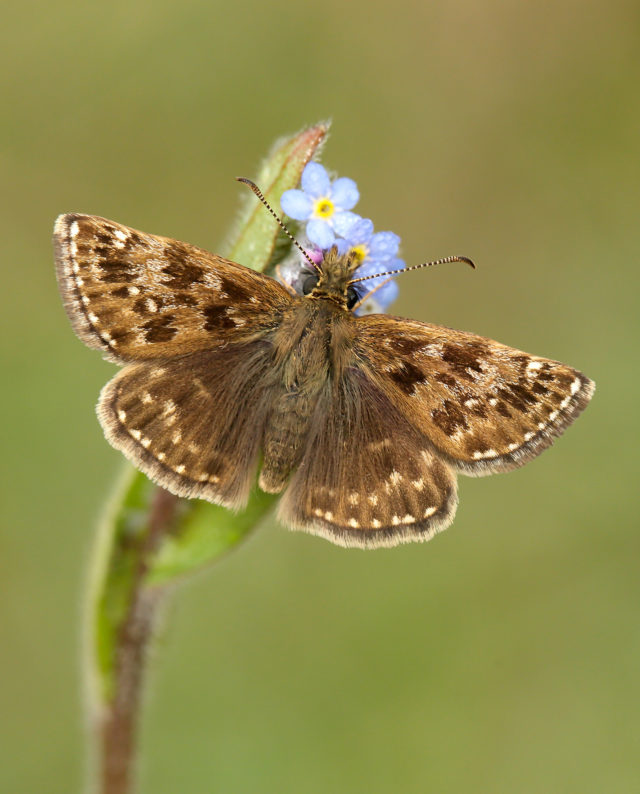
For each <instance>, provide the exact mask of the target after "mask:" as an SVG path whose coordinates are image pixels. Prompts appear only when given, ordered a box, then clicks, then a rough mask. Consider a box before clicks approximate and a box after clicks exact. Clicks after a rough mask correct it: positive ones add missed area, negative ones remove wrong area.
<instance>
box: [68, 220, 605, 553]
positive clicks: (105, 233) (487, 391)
mask: <svg viewBox="0 0 640 794" xmlns="http://www.w3.org/2000/svg"><path fill="white" fill-rule="evenodd" d="M54 243H55V248H56V260H57V267H58V280H59V284H60V288H61V292H62V296H63V300H64V303H65V307H66V309H67V313H68V315H69V318H70V320H71V322H72V325H73V327H74V329H75V331H76V333H77V334H78V336H79V337H80V338H81V339H82V340H83V341H84V342H85V343H86V344H88V345H89V346H90V347H94V348H98V349H100V350H102V352H103V353H104V354H105V356H106V357H107V358H109V359H110V360H113V361H115V362H117V363H119V364H121V365H123V368H122V370H121V371H120V372H119V373H118V374H117V375H116V376H115V377H114V378H113V379H112V380H111V381H110V382H109V383H108V384H107V385H106V386H105V387H104V389H103V390H102V393H101V395H100V401H99V404H98V416H99V419H100V422H101V424H102V426H103V429H104V431H105V435H106V437H107V439H108V440H109V441H110V443H111V444H112V445H113V446H114V447H116V448H117V449H119V450H121V451H122V452H123V453H124V454H125V455H126V456H127V457H128V458H129V459H130V460H131V461H132V462H133V463H135V464H136V465H137V466H138V467H139V468H140V469H141V470H142V471H144V472H145V473H146V474H147V475H148V476H149V477H151V478H152V479H153V480H155V481H156V482H158V483H159V484H160V485H162V486H164V487H165V488H167V489H168V490H170V491H172V492H173V493H176V494H178V495H180V496H185V497H200V498H204V499H208V500H210V501H212V502H215V503H217V504H223V505H226V506H229V507H235V508H240V507H242V506H243V505H244V504H245V503H246V501H247V499H248V495H249V492H250V490H251V488H252V487H253V485H254V483H255V480H256V476H257V475H258V468H259V467H260V471H259V478H258V482H259V485H260V487H262V488H263V489H264V490H266V491H270V492H274V493H279V492H283V496H282V499H281V501H280V507H279V515H280V518H281V520H282V521H283V523H285V524H287V525H289V526H291V527H293V528H296V529H303V530H305V531H308V532H312V533H315V534H319V535H322V536H323V537H326V538H328V539H329V540H331V541H333V542H335V543H338V544H341V545H345V546H359V547H375V546H393V545H396V544H397V543H400V542H406V541H410V540H426V539H428V538H430V537H432V536H433V534H434V533H435V532H437V531H439V530H441V529H443V528H445V527H446V526H448V525H449V524H450V523H451V521H452V520H453V516H454V514H455V509H456V505H457V486H456V480H457V473H458V472H463V473H465V474H470V475H484V474H490V473H493V472H498V471H508V470H510V469H513V468H516V467H518V466H520V465H522V464H523V463H525V462H527V461H528V460H530V459H531V458H533V457H535V456H536V455H537V454H538V453H539V452H541V451H542V450H543V449H545V448H546V447H547V446H549V445H550V444H551V443H552V442H553V440H554V439H555V437H557V436H558V435H559V434H560V433H561V432H562V431H563V430H564V429H565V428H566V427H567V426H568V425H569V424H570V423H571V422H572V421H573V420H574V419H575V418H576V416H577V415H578V414H579V413H580V411H581V410H582V409H583V408H584V407H585V406H586V404H587V403H588V401H589V399H590V398H591V395H592V393H593V389H594V386H593V383H592V382H591V381H590V380H589V379H588V378H586V377H585V376H584V375H582V373H580V372H578V371H577V370H574V369H572V368H570V367H568V366H566V365H564V364H561V363H560V362H557V361H553V360H550V359H545V358H540V357H536V356H531V355H529V354H527V353H524V352H522V351H518V350H514V349H513V348H510V347H507V346H505V345H501V344H499V343H498V342H494V341H493V340H490V339H486V338H484V337H481V336H477V335H474V334H468V333H464V332H460V331H454V330H451V329H447V328H442V327H438V326H433V325H429V324H427V323H421V322H417V321H414V320H405V319H402V318H398V317H390V316H387V315H371V316H368V317H356V316H354V315H353V313H352V312H351V308H352V306H353V305H354V302H355V300H356V299H357V295H355V293H354V288H353V286H352V285H351V284H350V282H351V280H352V275H353V271H354V268H355V267H356V266H357V263H356V262H355V261H353V260H352V259H350V258H349V257H340V256H338V255H337V252H336V251H335V250H333V249H332V250H330V251H329V252H327V253H326V254H325V258H324V260H323V262H322V263H321V264H320V266H319V272H318V273H316V274H310V278H309V280H308V281H305V287H304V292H305V293H306V294H304V295H292V294H290V292H288V291H287V290H286V289H285V288H284V287H283V286H282V285H281V284H279V283H278V282H276V281H275V280H274V279H272V278H269V277H268V276H265V275H262V274H260V273H255V272H253V271H251V270H249V269H247V268H245V267H243V266H242V265H238V264H236V263H234V262H230V261H228V260H226V259H223V258H222V257H219V256H216V255H214V254H210V253H209V252H207V251H204V250H203V249H199V248H196V247H195V246H191V245H188V244H186V243H181V242H178V241H176V240H172V239H169V238H163V237H158V236H154V235H149V234H145V233H143V232H139V231H136V230H133V229H129V228H128V227H125V226H121V225H120V224H117V223H115V222H113V221H108V220H106V219H104V218H99V217H97V216H91V215H63V216H60V218H59V219H58V221H57V222H56V228H55V232H54Z"/></svg>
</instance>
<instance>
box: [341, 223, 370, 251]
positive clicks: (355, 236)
mask: <svg viewBox="0 0 640 794" xmlns="http://www.w3.org/2000/svg"><path fill="white" fill-rule="evenodd" d="M372 234H373V221H371V220H369V218H358V220H357V221H356V222H355V223H354V224H353V225H352V226H351V227H350V228H349V231H348V232H347V234H346V235H345V238H346V240H347V241H348V243H349V245H351V246H354V245H362V244H363V243H366V242H368V241H369V239H370V237H371V235H372Z"/></svg>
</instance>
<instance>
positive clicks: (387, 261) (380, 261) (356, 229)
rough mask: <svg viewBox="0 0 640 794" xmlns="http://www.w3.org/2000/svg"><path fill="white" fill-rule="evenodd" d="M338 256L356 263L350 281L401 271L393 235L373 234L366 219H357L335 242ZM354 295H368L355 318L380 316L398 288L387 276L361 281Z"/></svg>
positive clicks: (387, 233)
mask: <svg viewBox="0 0 640 794" xmlns="http://www.w3.org/2000/svg"><path fill="white" fill-rule="evenodd" d="M336 245H337V246H338V252H339V253H340V254H346V253H351V255H352V256H353V255H355V256H356V257H357V258H358V259H359V260H360V263H361V264H360V266H359V267H358V269H357V270H356V271H354V274H353V277H354V278H362V276H372V275H374V274H375V273H388V272H389V271H395V270H402V268H404V267H405V263H404V262H403V261H402V259H398V257H397V256H396V254H397V253H398V247H399V245H400V238H399V237H398V235H397V234H394V233H393V232H376V233H375V234H374V231H373V222H372V221H370V220H369V219H368V218H360V219H359V220H358V221H356V223H354V224H353V226H352V227H351V228H350V229H349V230H348V232H347V233H346V235H345V236H344V237H343V238H342V239H340V240H336ZM356 289H357V290H358V293H359V294H360V295H362V296H363V297H364V296H366V295H368V294H369V293H371V294H370V296H369V297H367V298H366V299H365V300H364V301H363V303H362V305H361V306H360V307H359V308H358V309H357V310H356V311H357V313H358V314H368V313H371V312H374V311H375V312H383V311H385V310H386V309H387V307H388V306H389V305H390V304H391V303H393V301H394V300H395V299H396V298H397V297H398V285H397V284H396V282H395V281H394V280H393V278H392V277H391V276H381V277H380V278H371V279H368V280H367V281H361V282H359V283H358V284H357V285H356Z"/></svg>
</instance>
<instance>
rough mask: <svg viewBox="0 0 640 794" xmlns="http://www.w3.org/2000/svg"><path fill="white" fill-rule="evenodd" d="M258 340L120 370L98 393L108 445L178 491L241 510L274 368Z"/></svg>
mask: <svg viewBox="0 0 640 794" xmlns="http://www.w3.org/2000/svg"><path fill="white" fill-rule="evenodd" d="M272 368H273V365H272V358H271V347H270V345H269V344H268V343H265V342H261V341H256V342H250V343H247V344H242V345H229V346H228V347H226V348H222V349H219V350H214V351H204V352H198V353H192V354H189V355H186V356H182V357H179V358H174V359H170V360H169V361H168V362H163V363H162V364H158V363H157V362H151V363H150V362H145V363H142V364H131V365H129V366H126V367H124V368H123V369H122V370H121V371H120V372H119V373H118V375H116V376H115V377H114V378H113V379H112V380H111V381H110V382H109V383H107V385H106V386H105V387H104V389H103V390H102V393H101V395H100V400H99V403H98V408H97V411H98V417H99V419H100V423H101V424H102V427H103V429H104V432H105V435H106V437H107V439H108V440H109V442H110V443H111V444H112V445H113V446H114V447H115V448H116V449H119V450H120V451H121V452H123V453H124V454H125V456H126V457H127V458H128V459H129V460H130V461H131V462H132V463H133V464H134V465H136V466H137V467H138V468H139V469H141V471H143V472H144V473H145V474H146V475H147V476H148V477H150V478H151V479H152V480H154V481H155V482H157V483H158V484H159V485H162V486H163V487H164V488H166V489H167V490H169V491H171V492H172V493H175V494H177V495H178V496H184V497H188V498H192V497H199V498H202V499H207V500H208V501H210V502H214V503H216V504H222V505H225V506H226V507H236V508H237V507H242V506H243V505H244V504H245V503H246V501H247V498H248V494H249V490H250V488H251V486H252V485H253V483H254V481H255V473H256V467H257V462H258V453H259V446H260V443H261V441H262V436H263V432H264V425H265V421H266V414H267V410H268V407H269V401H268V399H266V395H265V390H268V389H269V386H270V378H271V372H272Z"/></svg>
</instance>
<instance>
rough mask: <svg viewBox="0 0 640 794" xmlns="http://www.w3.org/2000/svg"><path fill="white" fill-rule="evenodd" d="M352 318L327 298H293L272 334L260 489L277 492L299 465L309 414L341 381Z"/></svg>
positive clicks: (350, 344)
mask: <svg viewBox="0 0 640 794" xmlns="http://www.w3.org/2000/svg"><path fill="white" fill-rule="evenodd" d="M354 335H355V321H354V318H353V316H352V314H351V313H350V312H349V311H347V310H346V309H343V308H341V307H340V306H339V304H338V302H337V301H336V300H334V299H333V298H332V297H328V296H322V297H320V296H318V297H315V296H314V297H312V296H311V295H309V296H305V297H300V298H297V299H294V301H293V302H292V304H291V307H290V308H289V309H288V310H287V311H286V312H285V313H284V315H283V317H282V321H281V323H280V325H279V327H278V330H277V331H276V332H275V334H274V335H273V337H272V339H271V342H272V344H273V363H274V367H273V371H272V378H273V379H274V381H275V383H274V386H273V387H272V388H271V391H272V393H273V394H274V397H273V402H272V406H271V410H270V413H269V417H268V419H267V423H266V427H265V434H264V439H263V465H262V471H261V474H260V487H261V488H262V489H263V490H265V491H269V492H272V493H278V492H280V491H281V490H282V489H283V488H284V487H285V485H286V483H287V481H288V479H289V476H290V474H291V472H292V471H293V470H294V469H295V468H296V466H297V465H298V464H299V462H300V459H301V457H302V454H303V452H304V448H305V444H306V443H307V439H308V435H309V429H310V427H311V425H312V422H313V416H314V412H315V411H316V408H317V406H318V402H319V400H320V399H321V398H322V395H323V393H324V394H330V392H331V389H333V388H335V386H336V384H337V383H339V382H340V381H341V379H342V376H343V373H344V371H345V368H346V367H347V366H348V365H349V362H350V356H351V353H350V351H351V350H352V349H353V338H354Z"/></svg>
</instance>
